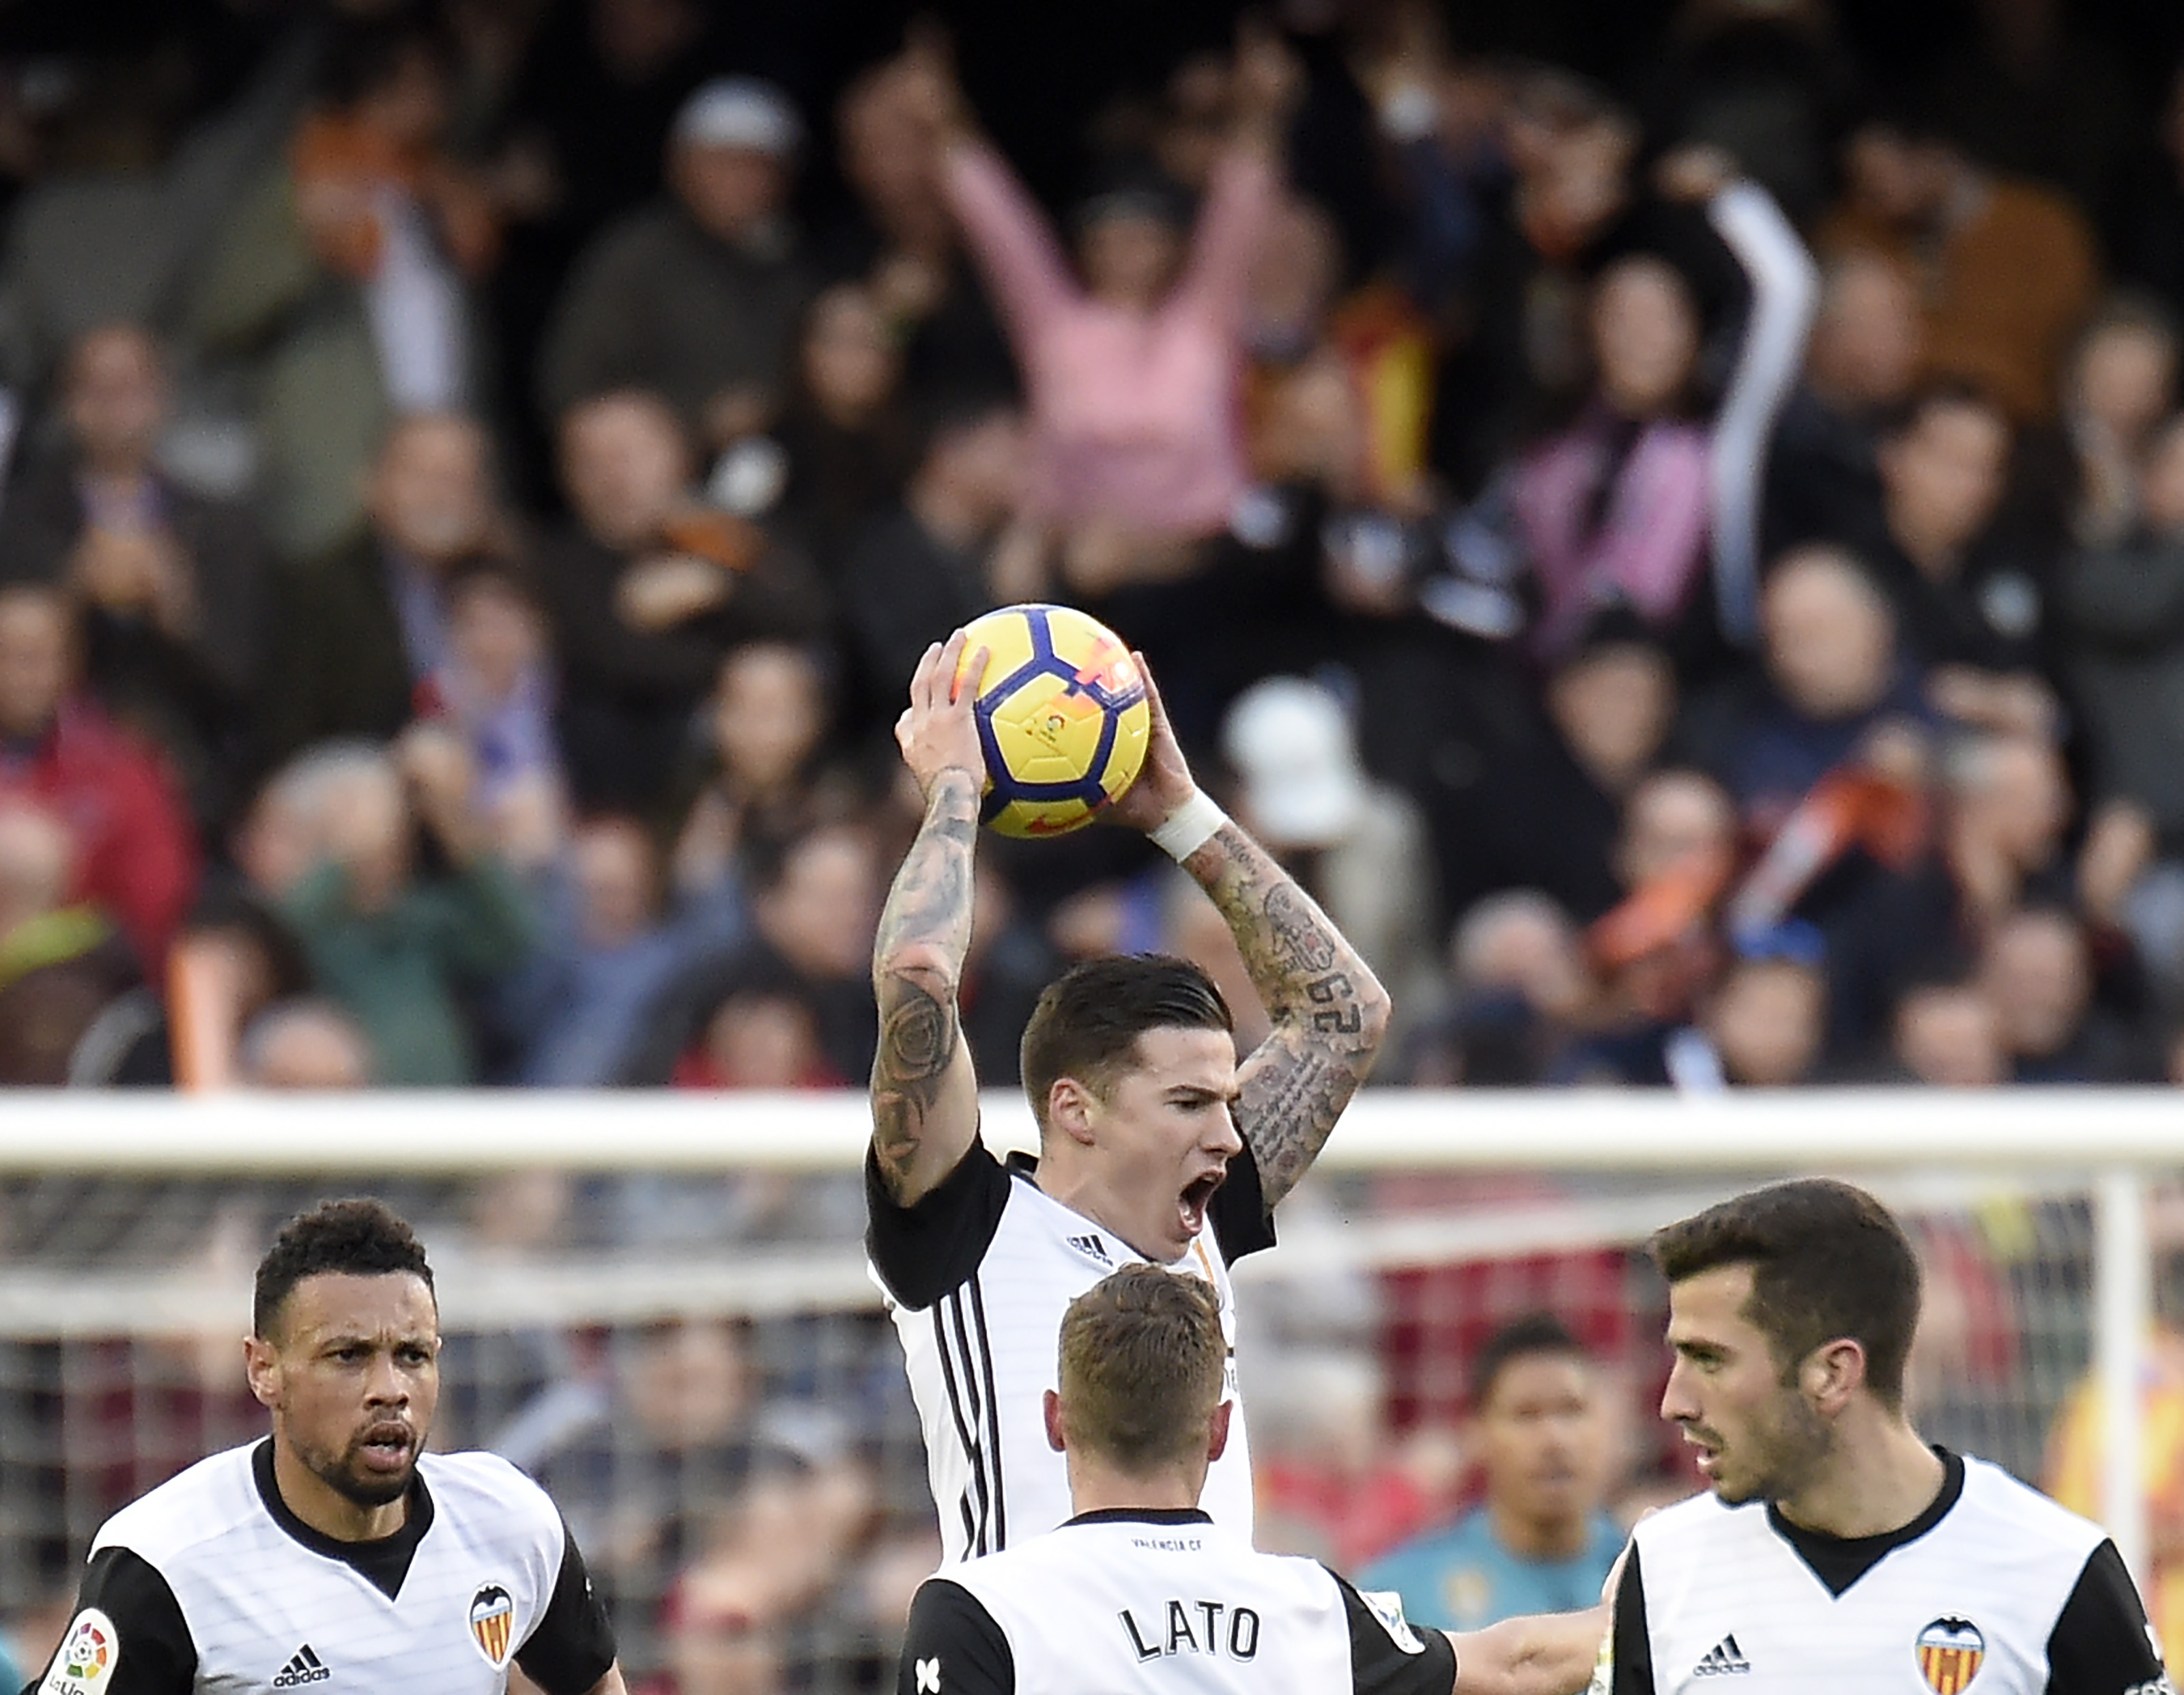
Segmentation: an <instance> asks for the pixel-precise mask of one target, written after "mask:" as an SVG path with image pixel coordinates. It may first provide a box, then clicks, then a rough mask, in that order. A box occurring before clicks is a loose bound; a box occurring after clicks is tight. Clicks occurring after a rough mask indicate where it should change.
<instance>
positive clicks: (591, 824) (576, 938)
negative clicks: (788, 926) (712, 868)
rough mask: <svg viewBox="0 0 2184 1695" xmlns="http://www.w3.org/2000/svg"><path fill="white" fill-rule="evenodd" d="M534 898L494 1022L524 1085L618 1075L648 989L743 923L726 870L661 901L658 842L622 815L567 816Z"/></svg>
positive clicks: (632, 1046)
mask: <svg viewBox="0 0 2184 1695" xmlns="http://www.w3.org/2000/svg"><path fill="white" fill-rule="evenodd" d="M538 907H539V932H540V935H539V940H538V946H537V948H536V950H535V951H534V952H533V954H532V957H531V959H530V961H529V962H527V963H526V965H525V966H524V967H523V968H522V970H521V972H519V973H517V974H516V975H515V977H513V978H512V979H510V980H509V982H508V983H507V984H505V985H504V990H503V991H502V993H501V995H499V998H498V1010H499V1014H500V1017H501V1019H502V1021H503V1023H504V1024H505V1025H506V1026H507V1027H508V1028H509V1029H510V1030H511V1031H515V1032H520V1033H521V1036H522V1055H521V1059H520V1061H519V1062H518V1066H517V1070H516V1080H517V1081H519V1082H521V1083H524V1084H532V1085H534V1086H549V1087H562V1088H600V1087H603V1086H604V1085H605V1084H611V1083H618V1082H621V1080H622V1079H623V1077H624V1074H625V1073H626V1072H627V1069H628V1068H629V1066H630V1064H631V1062H632V1057H633V1056H634V1054H635V1052H636V1051H637V1050H638V1046H639V1045H640V1043H641V1041H642V1040H643V1022H644V1019H645V1018H646V1015H647V1013H648V1012H649V1009H650V1008H651V1006H652V1005H653V1002H654V1001H655V999H656V998H657V997H658V996H659V995H660V993H661V992H662V991H663V990H665V989H666V987H667V986H668V984H671V983H672V982H673V981H674V980H675V979H676V978H677V975H678V974H679V973H682V971H684V970H686V969H687V968H688V967H689V966H690V965H691V964H692V963H693V962H694V961H696V960H699V959H701V958H704V957H705V956H708V955H709V954H710V953H711V952H713V951H716V950H718V949H721V948H723V947H727V946H728V945H732V944H733V942H734V941H735V940H736V939H738V937H739V936H740V935H741V934H742V933H743V930H744V927H745V925H746V923H748V919H747V917H746V914H745V912H744V906H743V903H742V901H741V900H740V899H739V898H738V886H737V885H736V884H735V883H734V882H733V880H730V879H727V878H721V879H720V880H718V881H716V882H715V883H713V884H710V885H707V886H705V887H702V888H699V889H690V890H686V891H684V892H683V893H682V895H679V897H678V898H677V900H675V901H674V903H673V904H672V906H671V907H665V908H664V903H663V901H662V900H661V894H660V862H659V852H658V850H657V849H656V847H655V845H654V843H653V841H652V838H651V836H650V835H649V834H648V833H647V832H646V830H645V829H644V828H643V825H641V824H639V823H638V822H636V821H635V820H633V819H630V818H624V817H599V818H593V819H589V820H588V821H586V822H583V823H582V824H579V825H578V826H577V828H576V831H575V833H574V834H573V836H572V838H571V841H570V843H569V847H568V852H567V856H566V862H565V865H564V866H563V867H560V869H558V870H557V872H556V873H554V875H553V876H552V877H551V878H550V879H549V884H548V887H547V889H546V891H545V894H544V896H543V899H542V900H540V901H539V902H538Z"/></svg>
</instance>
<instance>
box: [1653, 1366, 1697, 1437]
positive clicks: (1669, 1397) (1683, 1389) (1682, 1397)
mask: <svg viewBox="0 0 2184 1695" xmlns="http://www.w3.org/2000/svg"><path fill="white" fill-rule="evenodd" d="M1686 1369H1687V1368H1686V1367H1685V1363H1684V1362H1683V1361H1682V1360H1678V1361H1677V1362H1676V1363H1674V1365H1672V1366H1670V1367H1669V1382H1668V1386H1667V1387H1666V1388H1664V1389H1663V1390H1662V1391H1661V1416H1662V1417H1663V1418H1664V1419H1668V1420H1669V1423H1671V1424H1682V1423H1685V1422H1687V1421H1696V1420H1697V1418H1698V1416H1699V1408H1698V1402H1697V1401H1695V1400H1694V1399H1693V1398H1692V1397H1691V1386H1690V1384H1689V1383H1688V1381H1687V1380H1686V1375H1685V1374H1686Z"/></svg>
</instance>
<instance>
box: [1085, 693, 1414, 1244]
mask: <svg viewBox="0 0 2184 1695" xmlns="http://www.w3.org/2000/svg"><path fill="white" fill-rule="evenodd" d="M1143 663H1144V661H1143V658H1142V656H1140V658H1139V664H1140V665H1142V664H1143ZM1146 686H1147V688H1148V689H1150V690H1151V694H1152V707H1153V730H1152V741H1151V746H1150V747H1149V748H1148V749H1147V750H1146V754H1145V770H1144V772H1143V773H1142V774H1141V775H1140V776H1139V778H1138V781H1137V782H1136V783H1135V784H1134V785H1133V786H1132V787H1131V788H1130V789H1129V790H1128V792H1127V793H1126V794H1125V795H1123V798H1122V799H1121V800H1117V802H1116V803H1115V806H1114V807H1113V809H1112V811H1113V814H1114V815H1115V817H1117V821H1118V822H1124V823H1130V824H1135V825H1136V826H1137V827H1138V828H1141V829H1145V830H1151V829H1156V828H1158V827H1159V826H1160V825H1161V824H1162V822H1165V821H1166V820H1167V818H1169V817H1172V816H1173V814H1174V812H1175V811H1176V809H1177V808H1178V807H1179V806H1182V805H1184V802H1186V801H1188V800H1190V798H1191V796H1192V795H1195V793H1196V792H1197V788H1196V785H1195V783H1193V782H1192V780H1191V776H1190V767H1188V766H1187V765H1185V763H1184V758H1183V753H1182V750H1180V749H1179V748H1178V746H1177V745H1176V740H1175V734H1174V732H1173V730H1171V729H1170V728H1168V722H1167V712H1166V711H1164V710H1163V709H1162V705H1161V703H1160V692H1159V690H1158V689H1154V688H1153V687H1152V683H1151V673H1150V672H1148V673H1147V677H1146ZM1183 863H1184V869H1185V870H1186V871H1188V872H1190V874H1191V875H1192V876H1193V877H1195V878H1197V879H1198V883H1199V886H1200V887H1201V888H1202V889H1205V890H1206V894H1207V895H1209V896H1211V897H1212V901H1213V904H1214V905H1215V906H1217V907H1218V908H1219V909H1220V911H1221V916H1222V917H1223V918H1225V919H1227V920H1228V923H1229V933H1230V934H1232V935H1234V937H1235V938H1236V946H1237V948H1238V950H1239V951H1240V952H1241V953H1242V954H1243V956H1244V965H1245V969H1246V970H1248V971H1249V972H1250V973H1251V984H1252V987H1254V988H1255V989H1256V990H1258V991H1259V998H1260V999H1261V1000H1262V1001H1264V1002H1265V1003H1266V1007H1267V1012H1268V1015H1269V1016H1270V1017H1272V1018H1273V1025H1274V1028H1273V1033H1272V1034H1269V1035H1268V1038H1267V1040H1265V1041H1263V1042H1262V1043H1261V1044H1260V1045H1258V1047H1257V1048H1256V1050H1255V1051H1253V1052H1252V1053H1251V1056H1250V1057H1248V1058H1246V1059H1245V1061H1244V1062H1243V1064H1242V1065H1241V1066H1240V1068H1238V1070H1237V1073H1236V1086H1237V1090H1238V1096H1237V1101H1236V1129H1237V1133H1238V1134H1239V1135H1241V1136H1242V1137H1243V1138H1244V1139H1245V1140H1246V1141H1247V1142H1249V1143H1250V1144H1251V1155H1252V1157H1253V1158H1254V1159H1255V1160H1256V1161H1257V1163H1258V1167H1259V1183H1260V1187H1261V1190H1262V1193H1263V1195H1264V1196H1265V1199H1266V1203H1267V1205H1268V1207H1273V1206H1274V1205H1275V1204H1276V1203H1277V1202H1279V1201H1280V1200H1281V1198H1282V1197H1283V1196H1284V1195H1287V1194H1288V1193H1289V1192H1290V1190H1292V1189H1294V1188H1295V1187H1296V1184H1297V1179H1299V1178H1301V1177H1302V1176H1303V1175H1304V1174H1305V1173H1306V1172H1307V1170H1309V1169H1310V1168H1311V1166H1312V1161H1313V1160H1314V1159H1316V1158H1318V1156H1319V1151H1320V1149H1321V1148H1322V1147H1323V1146H1326V1144H1327V1138H1328V1134H1329V1132H1330V1131H1331V1130H1333V1129H1334V1121H1335V1119H1336V1118H1339V1117H1340V1116H1341V1113H1342V1109H1343V1108H1344V1107H1346V1106H1347V1105H1349V1103H1350V1097H1351V1096H1352V1095H1353V1094H1355V1093H1356V1092H1357V1085H1358V1084H1361V1083H1362V1082H1363V1081H1364V1080H1365V1075H1366V1073H1368V1072H1369V1071H1370V1070H1371V1069H1372V1068H1373V1057H1374V1056H1375V1055H1377V1054H1378V1053H1379V1048H1380V1042H1381V1040H1382V1038H1383V1037H1385V1035H1386V1034H1387V1033H1388V1012H1389V1001H1388V991H1387V990H1385V989H1383V988H1382V987H1381V986H1380V979H1379V978H1377V977H1375V976H1373V972H1372V969H1371V967H1368V965H1367V964H1366V963H1365V962H1364V960H1363V959H1362V958H1361V957H1359V956H1358V953H1357V949H1355V948H1353V947H1352V946H1351V945H1350V943H1349V942H1348V941H1347V940H1346V939H1345V938H1344V936H1343V934H1342V933H1341V932H1340V930H1338V929H1336V928H1334V925H1333V924H1332V923H1329V921H1328V917H1327V914H1326V913H1324V912H1321V911H1320V910H1319V906H1318V903H1317V902H1315V901H1314V900H1312V896H1311V895H1307V894H1306V893H1305V892H1304V890H1303V889H1301V888H1299V887H1298V886H1297V884H1296V881H1295V878H1292V877H1291V876H1290V874H1289V873H1288V872H1286V871H1284V869H1283V868H1282V867H1281V866H1280V864H1279V862H1277V861H1276V860H1275V859H1274V856H1273V855H1272V854H1270V853H1268V851H1267V850H1265V849H1264V848H1262V847H1261V846H1260V845H1258V843H1256V842H1255V841H1253V840H1252V839H1251V837H1250V836H1249V835H1247V834H1245V832H1244V830H1243V828H1241V827H1240V825H1238V824H1236V823H1234V822H1229V823H1226V824H1223V826H1222V827H1221V828H1220V829H1219V830H1217V832H1215V834H1213V836H1212V839H1209V840H1208V841H1206V843H1205V845H1202V846H1201V847H1200V848H1198V849H1197V850H1195V852H1193V853H1192V854H1191V855H1190V856H1189V857H1188V858H1186V859H1185V860H1184V862H1183Z"/></svg>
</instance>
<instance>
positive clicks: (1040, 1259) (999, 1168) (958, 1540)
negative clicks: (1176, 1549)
mask: <svg viewBox="0 0 2184 1695" xmlns="http://www.w3.org/2000/svg"><path fill="white" fill-rule="evenodd" d="M1033 1171H1034V1166H1033V1165H1032V1163H1030V1162H1029V1161H1028V1160H1027V1159H1026V1158H1024V1157H1023V1156H1022V1155H1018V1156H1017V1157H1014V1158H1012V1159H1011V1162H1010V1163H1009V1165H1008V1166H1007V1167H1006V1168H1005V1167H1004V1166H1003V1165H1002V1164H1001V1163H1000V1161H998V1160H996V1159H995V1157H994V1156H993V1155H992V1154H991V1153H990V1152H989V1151H988V1150H987V1149H986V1146H985V1145H984V1144H983V1143H982V1142H973V1143H972V1146H971V1150H970V1151H969V1152H968V1153H967V1154H966V1155H965V1156H964V1157H963V1159H962V1161H961V1163H960V1164H958V1165H957V1167H956V1169H955V1170H954V1171H953V1172H951V1173H950V1174H949V1176H948V1178H947V1180H946V1181H945V1182H944V1183H942V1184H941V1185H939V1187H938V1188H937V1189H935V1190H933V1192H932V1193H930V1194H929V1195H927V1196H924V1197H923V1198H922V1199H921V1200H920V1201H919V1202H917V1205H916V1206H914V1207H900V1206H897V1205H896V1204H895V1202H894V1199H893V1197H892V1196H889V1194H888V1192H887V1190H886V1188H885V1186H884V1185H883V1184H882V1183H881V1182H880V1179H879V1175H878V1173H877V1169H876V1168H874V1167H873V1166H872V1162H871V1160H870V1158H869V1157H867V1159H866V1182H865V1187H866V1198H867V1204H868V1206H869V1207H870V1218H871V1224H870V1228H869V1229H868V1230H867V1232H866V1246H867V1247H868V1249H869V1250H870V1252H871V1255H872V1275H873V1280H875V1281H876V1282H877V1284H878V1285H879V1286H880V1289H881V1291H882V1292H883V1294H884V1295H885V1296H887V1307H888V1315H889V1317H890V1318H891V1319H894V1326H895V1332H896V1335H898V1336H899V1337H900V1340H901V1342H902V1350H903V1362H904V1365H905V1369H907V1371H908V1373H909V1376H910V1389H911V1397H912V1398H913V1399H914V1400H915V1401H916V1402H917V1412H918V1419H919V1422H920V1423H921V1424H922V1426H923V1427H924V1431H925V1458H926V1469H927V1474H928V1479H929V1480H930V1482H931V1484H932V1487H933V1504H934V1505H935V1507H937V1508H939V1514H940V1536H941V1542H942V1544H943V1546H944V1549H945V1550H946V1554H945V1557H946V1559H947V1560H948V1562H949V1563H950V1564H953V1563H954V1562H956V1561H957V1560H961V1559H969V1558H975V1557H976V1556H978V1555H980V1554H988V1553H998V1552H999V1551H1000V1549H1002V1548H1005V1547H1011V1546H1012V1545H1013V1544H1014V1543H1016V1542H1019V1541H1021V1540H1022V1539H1023V1538H1024V1537H1026V1536H1037V1535H1039V1534H1040V1533H1041V1532H1043V1531H1050V1530H1052V1529H1054V1527H1055V1526H1056V1525H1059V1524H1061V1522H1062V1521H1063V1520H1064V1519H1067V1518H1068V1517H1069V1476H1068V1472H1067V1469H1066V1468H1065V1467H1064V1465H1063V1464H1062V1458H1061V1455H1060V1454H1058V1453H1056V1452H1055V1451H1054V1450H1053V1449H1052V1448H1050V1447H1048V1446H1047V1441H1046V1424H1045V1414H1044V1413H1043V1412H1042V1410H1041V1404H1042V1402H1043V1400H1044V1398H1045V1393H1046V1391H1048V1390H1050V1389H1051V1388H1053V1387H1054V1386H1055V1379H1056V1348H1057V1347H1058V1346H1059V1343H1060V1340H1061V1319H1062V1314H1063V1313H1066V1312H1067V1310H1068V1307H1069V1303H1070V1302H1072V1301H1074V1300H1075V1299H1076V1298H1077V1297H1078V1296H1079V1295H1082V1294H1083V1293H1084V1291H1086V1290H1088V1289H1089V1288H1091V1287H1092V1285H1094V1284H1095V1283H1097V1282H1099V1281H1100V1279H1102V1278H1104V1277H1106V1275H1107V1274H1109V1273H1110V1272H1112V1271H1115V1270H1117V1269H1118V1268H1121V1267H1123V1266H1125V1265H1135V1264H1140V1263H1145V1262H1144V1258H1143V1256H1141V1255H1139V1254H1138V1253H1136V1252H1133V1251H1132V1250H1131V1249H1130V1248H1129V1247H1128V1246H1127V1245H1125V1244H1124V1243H1123V1241H1122V1240H1121V1239H1120V1238H1119V1237H1117V1236H1116V1235H1114V1234H1113V1232H1112V1231H1110V1230H1107V1229H1103V1228H1102V1227H1101V1226H1100V1225H1099V1224H1095V1223H1094V1222H1093V1221H1092V1220H1091V1219H1089V1218H1086V1217H1084V1214H1083V1213H1076V1212H1073V1211H1071V1210H1070V1209H1069V1208H1068V1207H1065V1206H1063V1205H1062V1204H1061V1202H1058V1201H1056V1200H1055V1199H1054V1198H1053V1197H1052V1196H1050V1195H1048V1194H1047V1193H1046V1192H1045V1190H1042V1189H1040V1188H1039V1185H1038V1184H1036V1183H1035V1182H1034V1181H1033V1180H1032V1173H1033ZM1273 1240H1274V1235H1273V1224H1272V1222H1271V1221H1270V1220H1269V1219H1268V1216H1267V1211H1266V1207H1265V1206H1264V1204H1263V1202H1262V1200H1261V1198H1260V1189H1259V1175H1258V1168H1257V1167H1256V1165H1255V1164H1253V1163H1252V1162H1251V1151H1250V1150H1249V1148H1248V1147H1247V1148H1246V1149H1245V1151H1243V1152H1242V1153H1240V1154H1239V1155H1237V1156H1236V1157H1234V1159H1231V1160H1230V1161H1229V1176H1228V1180H1227V1181H1226V1182H1224V1183H1223V1185H1221V1187H1220V1189H1219V1190H1217V1191H1216V1192H1215V1194H1214V1196H1213V1200H1212V1203H1211V1205H1209V1207H1207V1209H1206V1229H1204V1230H1202V1231H1201V1233H1200V1235H1199V1237H1198V1240H1197V1241H1195V1242H1194V1243H1192V1244H1191V1247H1190V1252H1188V1253H1186V1254H1185V1255H1184V1257H1183V1258H1182V1259H1180V1260H1179V1261H1178V1262H1177V1263H1175V1264H1174V1265H1173V1266H1172V1267H1170V1268H1169V1269H1171V1270H1173V1271H1176V1272H1178V1273H1183V1274H1190V1275H1192V1276H1197V1277H1202V1278H1204V1279H1206V1281H1208V1282H1210V1283H1211V1284H1212V1285H1213V1287H1214V1290H1215V1291H1216V1293H1217V1295H1218V1296H1220V1301H1221V1329H1222V1334H1223V1335H1225V1336H1226V1337H1227V1338H1228V1340H1229V1349H1230V1354H1229V1375H1228V1393H1229V1399H1231V1400H1235V1399H1236V1398H1237V1397H1236V1370H1235V1356H1234V1349H1235V1343H1236V1298H1235V1290H1234V1285H1232V1284H1231V1282H1230V1280H1229V1265H1230V1263H1232V1262H1233V1261H1234V1260H1235V1259H1237V1258H1240V1257H1242V1256H1243V1255H1245V1254H1246V1253H1251V1252H1256V1251H1257V1250H1258V1249H1260V1248H1262V1247H1269V1246H1273ZM1243 1411H1244V1409H1243V1407H1242V1405H1241V1403H1240V1402H1239V1404H1238V1405H1237V1408H1236V1410H1235V1412H1234V1413H1232V1414H1231V1415H1230V1419H1231V1423H1230V1425H1229V1447H1228V1449H1227V1451H1226V1452H1223V1455H1222V1456H1221V1458H1219V1459H1218V1460H1216V1461H1215V1462H1214V1464H1213V1469H1212V1471H1211V1472H1210V1473H1209V1474H1208V1475H1207V1477H1206V1497H1205V1505H1206V1509H1207V1510H1208V1511H1209V1512H1211V1513H1212V1515H1213V1517H1214V1519H1216V1521H1217V1522H1218V1523H1220V1524H1222V1525H1226V1526H1227V1527H1228V1528H1229V1530H1231V1531H1234V1532H1236V1533H1237V1534H1238V1535H1239V1536H1241V1537H1242V1538H1243V1539H1244V1540H1245V1542H1246V1543H1248V1542H1250V1540H1251V1517H1252V1512H1251V1508H1252V1503H1251V1451H1250V1443H1249V1441H1247V1440H1246V1438H1245V1432H1244V1419H1243Z"/></svg>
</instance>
